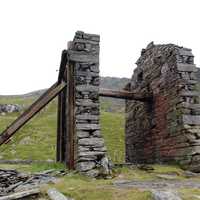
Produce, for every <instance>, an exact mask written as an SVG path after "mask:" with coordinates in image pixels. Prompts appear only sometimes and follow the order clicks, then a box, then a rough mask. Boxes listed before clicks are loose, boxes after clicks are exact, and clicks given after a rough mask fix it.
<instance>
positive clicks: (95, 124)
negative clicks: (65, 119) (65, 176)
mask: <svg viewBox="0 0 200 200" xmlns="http://www.w3.org/2000/svg"><path fill="white" fill-rule="evenodd" d="M99 41H100V37H99V36H98V35H93V34H86V33H83V32H80V31H78V32H76V34H75V37H74V40H73V42H70V45H69V49H68V54H69V63H71V64H72V65H73V68H74V84H75V111H74V112H75V113H74V114H75V136H74V141H75V168H76V169H77V170H78V171H80V172H83V173H85V174H87V175H90V176H98V175H100V173H102V168H103V171H104V172H106V173H107V172H108V159H107V157H106V148H105V145H104V140H103V138H102V136H101V131H100V122H99V116H100V110H99V109H100V103H99V85H100V78H99Z"/></svg>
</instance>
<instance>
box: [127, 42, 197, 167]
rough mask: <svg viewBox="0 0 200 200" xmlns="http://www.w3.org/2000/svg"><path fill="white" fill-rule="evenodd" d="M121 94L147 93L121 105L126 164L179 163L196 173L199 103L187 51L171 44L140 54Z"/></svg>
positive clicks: (193, 69) (188, 50)
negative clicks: (145, 97) (148, 96)
mask: <svg viewBox="0 0 200 200" xmlns="http://www.w3.org/2000/svg"><path fill="white" fill-rule="evenodd" d="M136 64H137V68H136V69H135V70H134V74H133V76H132V79H131V82H130V83H129V84H127V86H126V89H127V90H129V91H134V92H144V91H148V92H152V93H153V98H152V100H151V101H148V102H138V101H134V100H127V101H126V161H127V162H132V163H165V162H167V163H174V162H175V163H179V164H181V165H182V166H183V167H185V168H187V169H190V170H193V171H200V102H199V92H198V87H197V86H198V85H197V77H196V72H197V68H196V66H195V65H194V56H193V54H192V51H191V49H188V48H184V47H179V46H176V45H173V44H167V45H154V43H150V44H149V45H148V46H147V48H146V49H143V50H142V52H141V56H140V58H139V59H138V61H137V63H136Z"/></svg>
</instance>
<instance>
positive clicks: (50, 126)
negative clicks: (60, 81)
mask: <svg viewBox="0 0 200 200" xmlns="http://www.w3.org/2000/svg"><path fill="white" fill-rule="evenodd" d="M34 99H35V98H34V97H30V98H21V97H1V98H0V104H1V103H2V104H3V103H17V104H20V105H24V106H28V105H29V104H30V103H31V102H32V101H33V100H34ZM56 108H57V101H56V99H55V100H54V101H52V102H51V103H50V104H49V105H48V106H46V108H44V110H42V111H41V112H40V113H38V114H37V116H35V117H34V118H33V119H32V120H31V121H30V122H29V123H28V124H26V125H25V126H24V127H23V128H22V129H20V130H19V131H18V133H17V134H16V135H15V136H14V137H13V138H12V140H11V141H10V142H9V143H8V144H5V145H2V146H1V147H0V159H30V160H48V159H51V160H54V159H55V153H56V152H55V149H56V144H55V142H56V117H57V112H56ZM17 116H18V114H13V113H12V114H6V115H4V116H1V115H0V132H2V131H3V130H4V129H5V128H6V126H8V125H9V123H10V122H12V121H13V120H14V119H15V118H16V117H17ZM123 117H124V115H123V114H120V113H108V112H105V111H103V108H102V112H101V126H102V133H103V136H104V138H105V141H106V145H107V148H108V153H109V155H110V157H111V158H112V159H113V161H114V162H122V161H123V159H124V118H123Z"/></svg>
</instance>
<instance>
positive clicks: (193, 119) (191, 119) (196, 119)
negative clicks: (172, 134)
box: [183, 115, 200, 125]
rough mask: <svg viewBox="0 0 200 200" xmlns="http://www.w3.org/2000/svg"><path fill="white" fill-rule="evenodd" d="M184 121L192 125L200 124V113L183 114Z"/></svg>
mask: <svg viewBox="0 0 200 200" xmlns="http://www.w3.org/2000/svg"><path fill="white" fill-rule="evenodd" d="M183 123H184V124H190V125H200V115H183Z"/></svg>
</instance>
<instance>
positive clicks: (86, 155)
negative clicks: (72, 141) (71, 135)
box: [78, 151, 105, 158]
mask: <svg viewBox="0 0 200 200" xmlns="http://www.w3.org/2000/svg"><path fill="white" fill-rule="evenodd" d="M100 155H102V156H104V155H105V152H100V151H99V152H97V151H85V152H79V153H78V156H79V157H88V158H89V157H90V156H100Z"/></svg>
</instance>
